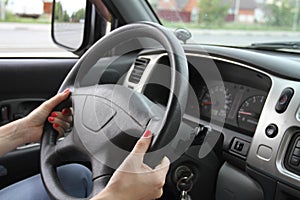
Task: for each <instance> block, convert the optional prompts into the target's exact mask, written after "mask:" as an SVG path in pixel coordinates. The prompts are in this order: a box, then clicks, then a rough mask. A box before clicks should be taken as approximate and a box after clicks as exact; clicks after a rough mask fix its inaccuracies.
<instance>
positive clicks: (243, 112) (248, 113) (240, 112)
mask: <svg viewBox="0 0 300 200" xmlns="http://www.w3.org/2000/svg"><path fill="white" fill-rule="evenodd" d="M239 114H242V115H249V116H252V113H251V112H245V111H239Z"/></svg>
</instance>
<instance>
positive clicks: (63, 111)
mask: <svg viewBox="0 0 300 200" xmlns="http://www.w3.org/2000/svg"><path fill="white" fill-rule="evenodd" d="M61 113H62V114H63V115H67V114H69V110H68V109H63V110H62V111H61Z"/></svg>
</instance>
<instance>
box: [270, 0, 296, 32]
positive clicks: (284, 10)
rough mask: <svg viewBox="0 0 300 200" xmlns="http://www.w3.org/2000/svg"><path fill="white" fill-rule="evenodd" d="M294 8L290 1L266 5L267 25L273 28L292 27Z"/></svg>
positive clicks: (284, 0)
mask: <svg viewBox="0 0 300 200" xmlns="http://www.w3.org/2000/svg"><path fill="white" fill-rule="evenodd" d="M293 17H294V13H293V7H292V5H290V4H289V1H288V0H282V1H281V2H280V3H278V4H269V5H268V4H267V5H266V23H267V24H269V25H272V26H291V25H292V23H293Z"/></svg>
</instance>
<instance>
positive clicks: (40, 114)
mask: <svg viewBox="0 0 300 200" xmlns="http://www.w3.org/2000/svg"><path fill="white" fill-rule="evenodd" d="M69 95H70V90H69V89H66V90H65V91H64V92H62V93H59V94H57V95H55V96H54V97H52V98H51V99H49V100H47V101H45V102H44V103H43V104H42V105H40V106H39V107H38V108H36V109H35V110H33V111H32V112H31V113H30V114H29V115H28V116H26V117H25V118H24V122H25V126H26V127H27V128H29V129H28V131H27V132H26V133H24V134H25V136H24V137H25V138H24V139H25V143H26V142H39V141H40V139H41V135H42V132H43V127H44V123H45V121H46V120H47V118H48V121H49V122H50V123H52V124H53V128H54V129H56V130H57V131H58V132H59V133H60V134H63V133H64V130H65V129H68V128H69V127H70V123H71V121H72V110H71V109H70V108H66V109H63V110H62V112H52V113H51V116H50V117H48V116H49V115H50V112H51V111H52V110H53V109H54V108H55V106H57V105H58V104H59V103H61V102H62V101H64V100H66V99H67V98H68V96H69Z"/></svg>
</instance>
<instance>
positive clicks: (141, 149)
mask: <svg viewBox="0 0 300 200" xmlns="http://www.w3.org/2000/svg"><path fill="white" fill-rule="evenodd" d="M151 139H152V134H151V131H149V130H147V131H145V133H144V134H143V136H142V137H141V138H140V139H139V140H138V141H137V143H136V144H135V146H134V148H133V150H132V152H131V153H133V154H144V153H146V151H147V150H148V148H149V146H150V143H151Z"/></svg>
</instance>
